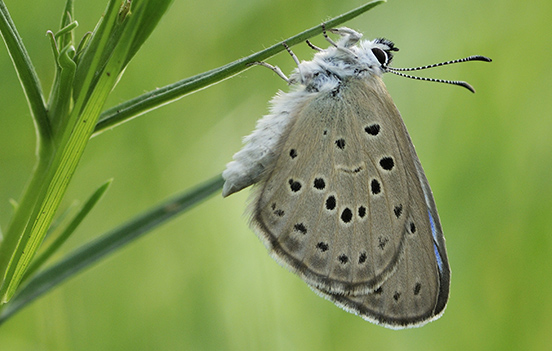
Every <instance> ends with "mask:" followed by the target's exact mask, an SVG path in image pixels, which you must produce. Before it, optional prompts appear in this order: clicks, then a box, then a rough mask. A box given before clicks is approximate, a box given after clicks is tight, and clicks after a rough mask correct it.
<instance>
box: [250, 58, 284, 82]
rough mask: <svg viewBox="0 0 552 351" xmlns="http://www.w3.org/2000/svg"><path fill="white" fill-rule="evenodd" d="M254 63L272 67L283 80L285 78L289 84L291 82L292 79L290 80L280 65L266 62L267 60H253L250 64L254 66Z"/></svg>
mask: <svg viewBox="0 0 552 351" xmlns="http://www.w3.org/2000/svg"><path fill="white" fill-rule="evenodd" d="M252 65H259V66H263V67H266V68H269V69H271V70H272V71H273V72H274V73H276V74H277V75H278V76H279V77H280V78H282V79H283V80H285V81H286V83H288V84H290V83H291V81H290V80H289V78H288V77H287V76H286V75H285V74H284V72H282V70H281V69H280V67H278V66H273V65H271V64H270V63H266V62H262V61H256V62H251V63H250V64H249V66H252Z"/></svg>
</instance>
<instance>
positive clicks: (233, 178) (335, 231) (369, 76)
mask: <svg viewBox="0 0 552 351" xmlns="http://www.w3.org/2000/svg"><path fill="white" fill-rule="evenodd" d="M330 31H331V32H332V33H335V34H338V35H340V39H339V40H338V41H337V42H334V41H333V40H332V39H330V38H329V37H328V36H327V34H326V30H325V29H324V36H325V37H326V39H327V40H328V41H329V42H330V44H331V45H330V46H329V47H328V48H327V49H320V48H318V47H316V46H314V45H312V44H310V43H309V45H310V46H311V47H312V48H313V49H315V50H317V53H316V54H315V55H314V58H313V59H312V60H311V61H303V62H299V60H298V59H297V58H296V56H295V55H294V54H293V52H292V51H291V50H290V49H289V48H288V47H287V46H286V48H287V49H288V52H289V53H290V54H291V56H292V57H293V59H294V60H295V62H296V63H297V68H296V69H295V71H294V72H293V73H292V75H291V76H290V78H288V77H286V76H285V74H283V73H282V71H281V70H280V69H279V68H278V67H275V66H272V65H270V64H268V63H265V62H258V63H257V64H259V65H263V66H266V67H268V68H270V69H272V70H273V71H274V72H276V73H277V74H278V75H279V76H280V77H282V78H283V79H284V80H286V81H287V82H288V83H289V84H290V85H292V86H294V88H293V89H292V90H291V91H290V92H287V93H283V92H279V93H278V94H277V95H276V96H275V97H274V98H273V99H272V101H271V109H270V113H269V114H268V115H266V116H264V117H263V118H262V119H260V120H259V121H258V123H257V126H256V129H255V131H254V132H253V133H252V134H251V135H249V136H247V137H246V138H244V143H245V146H244V147H243V149H242V150H240V151H239V152H238V153H236V154H235V155H234V160H233V161H232V162H230V163H229V164H228V165H227V168H226V170H225V171H224V172H223V178H224V179H225V184H224V187H223V196H225V197H226V196H228V195H230V194H232V193H235V192H237V191H239V190H241V189H243V188H245V187H248V186H250V185H253V184H255V187H254V190H253V196H252V200H251V202H250V206H249V209H248V213H249V214H250V220H251V227H252V228H253V229H254V231H255V232H256V233H257V234H258V236H259V238H260V239H261V241H262V242H263V243H264V245H265V246H266V247H267V249H268V251H269V252H270V254H271V256H272V257H273V258H274V259H275V260H276V261H278V262H279V263H280V264H282V265H283V266H285V267H287V268H288V269H289V270H291V271H292V272H294V273H296V274H297V275H298V276H299V277H301V279H303V280H304V281H305V282H306V283H307V284H308V285H309V286H310V287H311V288H312V289H313V290H314V291H315V292H316V293H318V294H319V295H321V296H323V297H325V298H327V299H328V300H330V301H332V302H334V303H335V304H336V305H338V306H339V307H341V308H343V309H345V310H346V311H349V312H351V313H354V314H357V315H359V316H361V317H362V318H364V319H366V320H368V321H370V322H373V323H376V324H379V325H382V326H385V327H388V328H393V329H400V328H407V327H414V326H421V325H423V324H425V323H427V322H429V321H432V320H435V319H437V318H439V317H440V316H441V315H442V314H443V312H444V310H445V307H446V305H447V301H448V297H449V288H450V268H449V263H448V258H447V252H446V248H445V239H444V236H443V230H442V227H441V223H440V220H439V215H438V213H437V208H436V205H435V201H434V199H433V195H432V192H431V188H430V186H429V183H428V181H427V178H426V176H425V173H424V170H423V169H422V166H421V163H420V161H419V159H418V156H417V154H416V151H415V149H414V146H413V144H412V141H411V139H410V136H409V134H408V132H407V130H406V127H405V125H404V122H403V120H402V118H401V115H400V113H399V111H398V109H397V107H396V106H395V104H394V103H393V100H392V99H391V96H390V95H389V93H388V91H387V89H386V87H385V85H384V83H383V81H382V79H381V77H382V75H383V73H386V72H391V73H394V74H398V75H401V76H405V77H409V78H415V79H422V80H432V81H437V82H444V83H449V84H454V85H460V86H463V87H465V88H467V89H469V90H471V91H474V90H473V88H472V87H471V86H470V85H469V84H467V83H465V82H461V81H448V80H439V79H431V78H422V77H414V76H410V75H407V74H405V73H402V72H401V71H408V70H418V69H424V68H430V67H435V66H440V65H445V64H450V63H456V62H465V61H473V60H480V61H490V59H488V58H486V57H483V56H470V57H468V58H465V59H460V60H454V61H448V62H444V63H440V64H435V65H430V66H424V67H418V68H410V69H397V68H392V67H390V64H391V62H392V59H393V54H394V52H396V51H398V48H396V47H395V45H394V43H393V42H391V41H389V40H387V39H383V38H380V39H375V40H372V41H369V40H361V37H362V34H360V33H358V32H357V31H354V30H352V29H349V28H345V27H343V28H338V29H331V30H330Z"/></svg>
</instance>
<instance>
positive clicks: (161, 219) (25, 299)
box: [0, 175, 224, 324]
mask: <svg viewBox="0 0 552 351" xmlns="http://www.w3.org/2000/svg"><path fill="white" fill-rule="evenodd" d="M223 183H224V180H223V179H222V177H221V176H220V175H219V176H217V177H215V178H213V179H211V180H209V181H207V182H205V183H203V184H201V185H199V186H197V187H195V188H193V189H191V190H188V191H186V192H185V193H183V194H181V195H179V196H177V197H175V198H173V199H171V200H169V201H166V202H164V203H162V204H160V205H158V206H156V207H154V208H152V209H151V210H148V211H146V212H144V213H143V214H141V215H138V216H136V217H134V218H132V219H131V220H129V221H128V222H127V223H125V224H123V225H122V226H120V227H119V228H116V229H114V230H112V231H110V232H108V233H106V234H104V235H102V236H101V237H99V238H98V239H96V240H94V241H92V242H90V243H88V244H86V245H84V246H82V247H80V248H79V249H77V250H75V251H74V252H72V253H70V254H69V255H67V256H66V257H65V258H63V259H62V260H61V261H59V262H57V263H55V264H53V265H52V266H51V267H49V268H46V269H45V270H44V271H42V272H39V273H38V274H36V275H35V276H34V277H32V278H31V279H30V280H29V282H28V284H27V285H25V286H24V287H23V288H22V289H21V290H20V291H19V292H18V294H17V295H16V296H14V298H13V299H12V300H11V301H10V302H9V303H7V304H6V305H4V308H3V309H2V310H1V313H0V324H2V323H3V322H5V321H6V320H7V319H9V318H10V317H11V316H12V315H13V314H15V313H16V312H17V311H19V310H21V309H22V308H23V307H25V306H26V305H28V304H29V303H31V302H32V301H34V300H35V299H36V298H38V297H40V296H41V295H43V294H45V293H47V292H48V291H50V290H51V289H53V288H55V287H56V286H58V285H60V284H61V283H62V282H64V281H65V280H66V279H68V278H70V277H72V276H74V275H76V274H78V273H79V272H80V271H82V270H83V269H85V268H88V267H90V266H91V265H92V264H94V263H95V262H97V261H98V260H100V259H102V258H104V257H105V256H107V255H109V254H111V253H114V252H116V251H117V250H118V249H120V248H121V247H123V246H125V245H127V244H129V243H131V242H133V241H134V240H136V239H138V238H139V237H141V236H142V235H144V234H146V233H148V232H150V231H151V230H153V229H155V228H157V227H158V226H160V225H161V224H164V223H165V222H167V221H168V220H170V219H171V218H173V217H175V216H176V215H178V214H181V213H184V212H186V211H188V210H190V209H192V208H193V207H195V206H197V205H198V204H200V203H201V202H203V201H205V200H206V199H208V198H209V197H210V196H212V195H213V194H215V193H216V192H218V191H220V189H221V188H222V184H223Z"/></svg>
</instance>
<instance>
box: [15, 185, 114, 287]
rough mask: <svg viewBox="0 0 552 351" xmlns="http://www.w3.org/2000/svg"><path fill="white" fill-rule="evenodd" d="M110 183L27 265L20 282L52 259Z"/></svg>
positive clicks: (96, 193)
mask: <svg viewBox="0 0 552 351" xmlns="http://www.w3.org/2000/svg"><path fill="white" fill-rule="evenodd" d="M112 181H113V179H110V180H108V181H107V182H105V183H104V184H102V186H100V187H99V188H98V189H97V190H96V191H95V192H94V193H93V194H92V195H91V196H90V198H89V199H88V200H87V201H86V202H85V203H84V205H83V206H82V208H81V209H80V211H79V212H78V213H77V214H76V215H75V217H74V218H73V220H72V221H71V222H70V223H69V225H68V226H67V227H66V228H65V230H64V231H63V232H62V233H61V234H60V235H59V236H58V237H57V238H56V239H55V240H54V242H53V243H51V244H50V246H48V248H47V249H46V250H45V251H44V252H42V254H41V255H40V256H38V257H36V258H35V259H33V261H32V262H31V264H30V265H29V268H28V269H27V272H25V275H24V277H23V279H22V282H23V281H25V280H26V279H27V278H28V277H30V276H32V275H33V274H34V272H36V271H37V270H38V269H39V268H41V267H42V265H43V264H44V262H46V261H47V260H48V259H49V258H50V257H52V255H53V254H54V253H56V251H57V250H58V249H59V248H60V247H61V245H63V244H64V243H65V242H66V241H67V239H69V237H70V236H71V234H73V233H74V232H75V229H77V227H78V226H79V224H80V223H81V222H82V221H83V220H84V218H85V217H86V216H87V215H88V213H90V211H91V210H92V208H93V207H94V206H95V205H96V204H97V203H98V201H99V200H100V199H101V198H102V196H103V194H104V193H105V192H106V190H107V189H108V188H109V186H110V185H111V182H112Z"/></svg>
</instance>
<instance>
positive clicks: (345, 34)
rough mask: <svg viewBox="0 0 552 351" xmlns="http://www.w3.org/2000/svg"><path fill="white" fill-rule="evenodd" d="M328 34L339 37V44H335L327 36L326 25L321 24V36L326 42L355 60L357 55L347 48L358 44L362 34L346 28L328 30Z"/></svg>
mask: <svg viewBox="0 0 552 351" xmlns="http://www.w3.org/2000/svg"><path fill="white" fill-rule="evenodd" d="M330 32H332V33H335V34H339V35H341V37H342V38H341V39H340V40H339V42H337V43H336V42H335V41H333V40H332V39H331V38H330V37H329V36H328V33H327V31H326V24H324V23H322V34H323V35H324V38H326V40H327V41H328V42H329V43H330V44H332V45H333V46H334V47H335V48H336V49H338V50H341V51H343V52H346V53H348V54H349V55H351V56H353V57H355V58H357V55H356V54H355V53H354V52H353V51H351V50H350V49H349V46H352V45H354V44H355V43H356V42H358V41H359V40H360V38H362V34H360V33H359V32H357V31H354V30H352V29H350V28H347V27H341V28H332V29H330Z"/></svg>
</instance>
